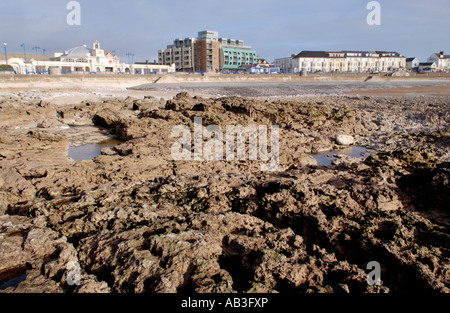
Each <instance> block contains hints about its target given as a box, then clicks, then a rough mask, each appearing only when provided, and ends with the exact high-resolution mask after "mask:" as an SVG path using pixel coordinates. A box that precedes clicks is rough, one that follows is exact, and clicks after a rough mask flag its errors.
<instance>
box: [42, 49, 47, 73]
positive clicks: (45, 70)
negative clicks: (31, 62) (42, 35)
mask: <svg viewBox="0 0 450 313" xmlns="http://www.w3.org/2000/svg"><path fill="white" fill-rule="evenodd" d="M45 51H47V50H45V49H42V54H43V55H44V74H45V73H47V66H45Z"/></svg>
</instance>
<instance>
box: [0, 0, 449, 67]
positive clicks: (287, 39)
mask: <svg viewBox="0 0 450 313" xmlns="http://www.w3.org/2000/svg"><path fill="white" fill-rule="evenodd" d="M68 2H69V1H67V0H2V3H1V9H0V29H1V32H0V41H2V42H8V51H10V52H22V51H23V49H22V48H21V47H20V44H21V43H25V44H26V47H27V50H28V52H30V53H31V51H32V50H31V48H32V47H33V46H36V45H37V46H40V47H41V48H45V49H46V50H47V52H54V51H63V50H68V49H70V48H72V47H74V46H78V45H81V44H83V43H86V44H88V45H89V46H91V44H92V42H93V41H95V40H99V41H100V42H101V44H102V47H103V48H104V49H107V50H115V51H116V53H117V54H118V55H119V56H120V57H121V58H122V61H125V62H127V57H126V56H125V55H126V53H128V52H131V53H134V54H135V57H134V60H135V61H145V60H147V59H148V60H154V59H156V57H157V51H158V49H161V48H164V47H165V46H167V45H168V44H171V43H172V42H173V39H175V38H179V37H182V38H184V37H196V36H197V32H198V31H201V30H206V29H208V30H215V31H218V32H219V36H220V37H225V38H234V39H241V40H244V41H245V43H246V45H251V46H252V48H253V49H254V50H256V52H257V53H258V55H259V56H260V57H262V58H266V59H268V60H269V61H273V59H274V58H279V57H285V56H289V55H291V54H293V53H298V52H300V51H302V50H394V51H398V52H399V53H402V54H404V55H405V56H408V57H410V56H417V57H419V58H420V59H421V60H425V59H426V58H427V57H428V56H430V55H431V54H432V53H433V52H439V51H442V50H444V51H446V53H447V54H450V1H449V0H427V1H425V0H389V1H388V0H380V1H379V2H380V4H381V26H369V25H367V23H366V17H367V14H368V13H369V11H368V10H367V9H366V6H367V3H368V2H369V0H341V1H339V0H338V1H336V0H318V1H312V0H307V1H304V0H289V1H287V0H277V1H273V0H226V1H223V0H222V1H218V0H131V1H124V0H120V1H117V0H79V1H78V2H79V3H80V4H81V26H69V25H68V24H67V22H66V17H67V14H68V13H69V11H68V10H67V9H66V5H67V3H68Z"/></svg>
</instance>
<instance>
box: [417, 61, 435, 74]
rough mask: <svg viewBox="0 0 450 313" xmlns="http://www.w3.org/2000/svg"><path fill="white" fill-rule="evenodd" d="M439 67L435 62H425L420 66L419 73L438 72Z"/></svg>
mask: <svg viewBox="0 0 450 313" xmlns="http://www.w3.org/2000/svg"><path fill="white" fill-rule="evenodd" d="M436 70H437V65H436V63H434V62H424V63H420V64H419V72H436Z"/></svg>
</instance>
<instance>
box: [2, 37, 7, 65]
mask: <svg viewBox="0 0 450 313" xmlns="http://www.w3.org/2000/svg"><path fill="white" fill-rule="evenodd" d="M3 45H4V46H5V60H6V65H8V53H7V52H6V46H7V45H8V44H7V43H6V42H4V43H3Z"/></svg>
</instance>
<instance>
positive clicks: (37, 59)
mask: <svg viewBox="0 0 450 313" xmlns="http://www.w3.org/2000/svg"><path fill="white" fill-rule="evenodd" d="M32 49H33V50H34V51H36V74H37V72H38V66H39V57H38V50H39V49H41V48H40V47H37V46H34V47H33V48H32Z"/></svg>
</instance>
